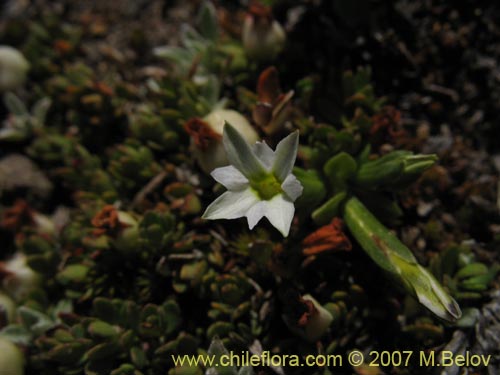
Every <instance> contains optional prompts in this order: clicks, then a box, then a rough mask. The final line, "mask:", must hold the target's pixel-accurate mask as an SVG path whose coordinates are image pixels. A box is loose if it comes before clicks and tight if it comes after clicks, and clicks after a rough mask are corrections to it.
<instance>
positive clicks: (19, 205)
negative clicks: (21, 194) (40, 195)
mask: <svg viewBox="0 0 500 375" xmlns="http://www.w3.org/2000/svg"><path fill="white" fill-rule="evenodd" d="M33 213H34V212H33V209H32V208H31V207H30V206H29V205H28V203H27V202H26V201H25V200H22V199H18V200H16V202H15V203H14V205H13V206H12V207H10V208H8V209H6V210H5V211H4V213H3V215H2V220H1V221H0V226H1V227H3V228H5V229H8V230H11V231H18V230H19V229H20V228H21V227H22V226H24V225H31V224H33V222H34V221H33Z"/></svg>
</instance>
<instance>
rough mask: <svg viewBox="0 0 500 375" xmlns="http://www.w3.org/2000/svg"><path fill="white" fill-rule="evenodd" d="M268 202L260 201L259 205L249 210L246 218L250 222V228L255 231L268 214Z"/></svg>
mask: <svg viewBox="0 0 500 375" xmlns="http://www.w3.org/2000/svg"><path fill="white" fill-rule="evenodd" d="M266 209H267V201H260V202H259V203H257V204H255V205H253V206H252V207H250V209H249V210H248V212H247V214H246V217H247V220H248V228H250V229H253V227H255V225H256V224H257V223H258V222H259V221H260V219H262V218H263V217H264V216H265V214H266Z"/></svg>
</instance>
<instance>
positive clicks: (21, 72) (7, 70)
mask: <svg viewBox="0 0 500 375" xmlns="http://www.w3.org/2000/svg"><path fill="white" fill-rule="evenodd" d="M28 69H29V63H28V61H27V60H26V59H25V58H24V56H23V55H22V54H21V52H19V51H18V50H17V49H15V48H12V47H9V46H0V92H5V91H9V90H14V89H16V88H17V87H19V86H21V85H22V84H23V83H24V81H25V80H26V73H27V72H28Z"/></svg>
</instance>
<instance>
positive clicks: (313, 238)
mask: <svg viewBox="0 0 500 375" xmlns="http://www.w3.org/2000/svg"><path fill="white" fill-rule="evenodd" d="M342 227H343V223H342V220H340V219H339V218H337V217H336V218H334V219H333V220H332V222H331V223H330V224H328V225H325V226H323V227H321V228H319V229H318V230H316V231H315V232H313V233H311V234H310V235H309V236H307V237H306V238H305V239H304V241H302V245H303V246H304V249H303V250H302V253H303V254H304V255H306V256H309V255H314V254H319V253H322V252H325V251H349V250H351V249H352V244H351V241H349V238H347V236H346V235H345V233H344V232H343V231H342Z"/></svg>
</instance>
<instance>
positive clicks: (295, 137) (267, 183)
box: [203, 123, 303, 237]
mask: <svg viewBox="0 0 500 375" xmlns="http://www.w3.org/2000/svg"><path fill="white" fill-rule="evenodd" d="M223 143H224V148H225V150H226V154H227V158H228V160H229V162H230V163H231V165H229V166H227V167H221V168H217V169H215V170H213V171H212V173H211V175H212V177H213V178H214V179H215V180H216V181H217V182H219V183H221V184H222V185H224V186H225V187H226V188H227V189H228V191H227V192H225V193H224V194H222V195H221V196H220V197H219V198H217V199H216V200H215V201H214V202H212V204H210V205H209V206H208V207H207V209H206V211H205V213H204V214H203V218H204V219H210V220H217V219H237V218H240V217H244V216H246V218H247V219H248V226H249V228H250V229H252V228H253V227H254V226H255V225H256V224H257V223H258V222H259V221H260V219H262V218H263V217H264V216H265V217H266V218H267V219H268V220H269V222H270V223H271V224H272V225H273V226H274V227H275V228H276V229H278V230H279V231H280V232H281V233H282V234H283V236H285V237H286V236H288V232H289V231H290V225H291V223H292V219H293V214H294V212H295V207H294V204H293V202H294V201H295V200H296V199H297V198H298V197H299V196H300V195H301V194H302V190H303V188H302V185H301V184H300V182H299V181H298V180H297V178H296V177H295V176H294V175H293V174H292V168H293V165H294V164H295V158H296V156H297V148H298V143H299V134H298V131H296V132H294V133H292V134H290V135H289V136H288V137H286V138H285V139H283V140H282V141H281V142H280V143H279V144H278V146H277V147H276V151H273V150H272V149H271V148H270V147H269V146H268V145H267V144H266V143H265V142H257V143H256V144H255V145H254V146H253V147H250V146H249V145H248V144H247V143H246V142H245V140H244V139H243V138H242V136H241V135H240V134H239V133H238V131H237V130H236V129H234V128H233V127H232V126H231V125H230V124H228V123H226V125H225V126H224V133H223Z"/></svg>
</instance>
